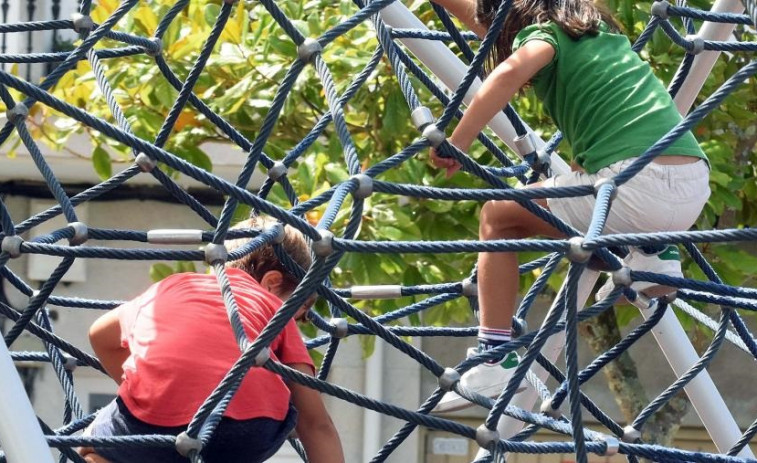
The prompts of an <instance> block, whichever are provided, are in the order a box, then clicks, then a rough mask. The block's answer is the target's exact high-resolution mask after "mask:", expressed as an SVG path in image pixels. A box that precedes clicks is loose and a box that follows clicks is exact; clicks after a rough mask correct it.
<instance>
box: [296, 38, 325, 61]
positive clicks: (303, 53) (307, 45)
mask: <svg viewBox="0 0 757 463" xmlns="http://www.w3.org/2000/svg"><path fill="white" fill-rule="evenodd" d="M322 51H323V47H322V46H321V44H320V43H319V42H318V41H317V40H315V39H311V38H307V39H305V41H304V42H302V43H301V44H299V45H298V46H297V57H298V58H299V59H301V60H302V61H304V62H305V63H312V62H313V59H314V58H315V55H317V54H319V53H320V52H322Z"/></svg>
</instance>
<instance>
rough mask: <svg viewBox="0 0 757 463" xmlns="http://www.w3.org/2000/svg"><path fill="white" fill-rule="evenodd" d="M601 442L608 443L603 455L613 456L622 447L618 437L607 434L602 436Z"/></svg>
mask: <svg viewBox="0 0 757 463" xmlns="http://www.w3.org/2000/svg"><path fill="white" fill-rule="evenodd" d="M601 442H604V443H605V445H606V447H605V451H604V453H602V455H605V456H608V457H611V456H613V455H616V454H617V453H618V450H619V449H620V441H618V438H617V437H614V436H607V435H605V436H602V438H601Z"/></svg>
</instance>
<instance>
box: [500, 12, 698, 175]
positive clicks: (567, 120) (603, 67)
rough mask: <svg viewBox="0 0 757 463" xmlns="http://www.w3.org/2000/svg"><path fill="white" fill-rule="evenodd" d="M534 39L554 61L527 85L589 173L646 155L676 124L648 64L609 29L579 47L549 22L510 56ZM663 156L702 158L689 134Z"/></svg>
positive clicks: (523, 34) (524, 35)
mask: <svg viewBox="0 0 757 463" xmlns="http://www.w3.org/2000/svg"><path fill="white" fill-rule="evenodd" d="M531 40H542V41H544V42H547V43H549V44H550V45H552V47H553V48H554V49H555V56H554V58H553V59H552V62H551V63H550V64H548V65H547V66H546V67H544V68H543V69H542V70H541V71H539V72H538V73H537V74H536V76H534V78H533V79H532V80H531V83H532V85H533V87H534V91H535V92H536V95H537V97H538V98H539V99H540V100H541V101H542V102H543V103H544V108H545V110H546V111H547V113H548V114H549V115H550V116H551V117H552V119H553V120H554V121H555V124H556V125H557V126H558V127H559V128H560V130H562V132H563V134H564V135H565V138H566V140H567V141H568V143H569V144H570V146H571V148H572V149H573V152H574V153H575V161H576V162H577V163H578V164H579V165H580V166H581V167H583V168H584V169H585V170H586V172H588V173H594V172H596V171H598V170H599V169H600V168H602V167H605V166H608V165H610V164H612V163H614V162H617V161H620V160H623V159H627V158H629V157H632V156H637V155H639V154H641V153H643V152H644V151H645V150H646V149H648V148H649V147H650V146H652V145H653V144H654V143H655V142H657V141H658V140H659V139H660V138H662V137H663V136H664V135H665V134H667V133H668V131H670V129H671V128H673V127H674V126H675V124H677V123H678V122H680V121H681V116H680V115H679V113H678V111H677V110H676V107H675V105H674V104H673V101H672V100H671V98H670V96H669V95H668V92H667V90H666V89H665V87H664V86H663V85H662V83H661V82H660V81H659V80H658V79H657V78H656V77H655V76H654V74H652V71H651V68H650V67H649V65H648V64H647V63H645V62H644V61H642V60H641V58H639V56H638V55H637V54H636V53H635V52H634V51H633V50H632V49H631V47H630V42H629V41H628V38H627V37H626V36H624V35H622V34H616V33H613V32H611V31H610V30H609V28H608V27H607V25H605V24H602V26H601V27H600V30H599V32H598V33H597V34H596V35H590V34H587V35H584V36H583V37H581V38H580V39H578V40H574V39H572V38H571V37H569V36H568V35H567V34H566V33H565V32H564V31H563V30H562V29H561V28H560V27H559V26H557V25H556V24H554V23H551V22H548V23H545V24H536V25H531V26H527V27H526V28H524V29H523V30H522V31H520V32H519V33H518V35H517V36H516V38H515V41H514V43H513V49H515V50H517V49H518V48H520V47H521V46H523V45H524V44H525V43H527V42H528V41H531ZM664 154H671V155H689V156H695V157H700V158H704V153H703V152H702V150H701V149H700V148H699V145H698V144H697V142H696V140H695V139H694V136H693V135H692V134H691V132H686V133H685V134H684V135H683V136H682V137H681V138H679V139H678V140H676V141H675V142H674V144H672V145H671V146H670V147H668V148H667V149H666V150H665V151H664Z"/></svg>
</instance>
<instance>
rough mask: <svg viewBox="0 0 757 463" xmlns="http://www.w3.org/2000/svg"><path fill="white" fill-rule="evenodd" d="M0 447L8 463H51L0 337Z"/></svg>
mask: <svg viewBox="0 0 757 463" xmlns="http://www.w3.org/2000/svg"><path fill="white" fill-rule="evenodd" d="M0 446H2V448H3V450H4V451H5V455H6V456H7V459H8V462H9V463H53V455H52V453H51V452H50V447H49V446H48V445H47V441H46V440H45V436H44V435H43V434H42V428H41V427H40V426H39V423H38V422H37V416H36V415H35V413H34V410H33V409H32V406H31V404H30V403H29V398H28V397H27V395H26V391H24V386H23V384H21V379H20V378H19V377H18V372H17V371H16V367H15V365H13V359H11V356H10V352H8V348H7V347H6V346H5V342H4V341H3V340H2V337H0Z"/></svg>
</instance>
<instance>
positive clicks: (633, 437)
mask: <svg viewBox="0 0 757 463" xmlns="http://www.w3.org/2000/svg"><path fill="white" fill-rule="evenodd" d="M639 439H641V431H639V430H638V429H636V428H634V427H633V426H631V425H630V424H629V425H628V426H626V427H625V428H623V437H621V440H622V441H623V442H626V443H629V444H633V443H634V442H636V441H638V440H639Z"/></svg>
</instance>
